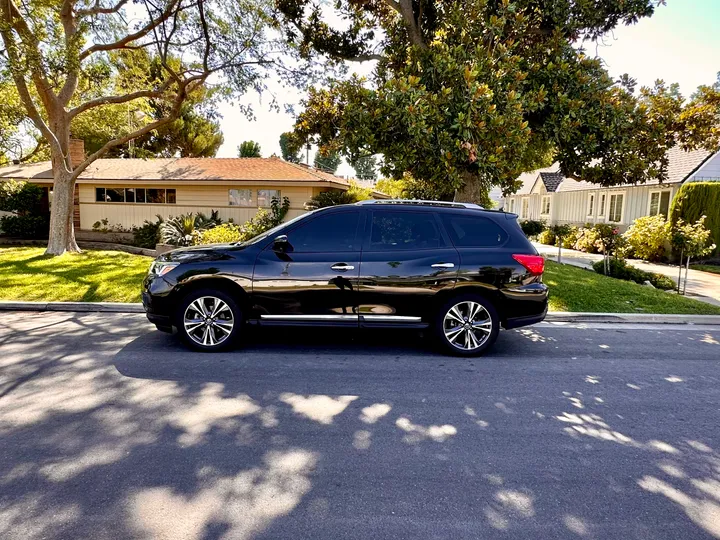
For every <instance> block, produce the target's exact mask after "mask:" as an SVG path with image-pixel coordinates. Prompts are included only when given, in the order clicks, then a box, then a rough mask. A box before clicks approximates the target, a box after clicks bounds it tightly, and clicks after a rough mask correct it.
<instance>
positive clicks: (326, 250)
mask: <svg viewBox="0 0 720 540" xmlns="http://www.w3.org/2000/svg"><path fill="white" fill-rule="evenodd" d="M362 225H363V223H361V212H360V210H359V209H358V208H344V209H331V210H328V211H323V212H319V213H318V215H317V216H315V217H314V218H312V219H310V220H302V221H300V222H299V223H298V224H297V226H295V227H291V228H290V229H288V230H283V231H281V233H280V234H281V235H282V236H286V237H287V241H286V242H282V243H280V245H278V243H277V242H271V243H270V244H269V245H268V246H267V247H266V248H265V249H264V250H263V251H261V252H260V254H259V255H258V257H257V260H256V262H255V269H254V272H253V288H252V297H253V303H254V307H255V309H256V310H258V311H259V313H260V322H261V323H262V324H326V325H343V326H348V325H350V326H353V325H355V326H357V323H358V317H357V298H356V292H357V279H358V274H359V271H360V240H359V238H361V236H360V234H359V229H360V227H361V226H362ZM283 244H284V245H283Z"/></svg>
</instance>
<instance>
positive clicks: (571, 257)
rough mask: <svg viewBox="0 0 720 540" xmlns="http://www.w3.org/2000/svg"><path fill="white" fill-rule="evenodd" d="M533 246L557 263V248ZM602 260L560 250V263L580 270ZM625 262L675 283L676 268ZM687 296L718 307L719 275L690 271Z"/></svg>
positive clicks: (593, 254)
mask: <svg viewBox="0 0 720 540" xmlns="http://www.w3.org/2000/svg"><path fill="white" fill-rule="evenodd" d="M533 246H535V248H536V249H537V250H538V253H540V255H542V256H544V257H545V258H546V259H550V260H552V261H557V254H558V248H557V247H555V246H548V245H545V244H538V243H537V242H533ZM602 258H603V256H602V255H599V254H595V253H584V252H582V251H575V250H574V249H564V248H563V250H562V262H563V263H564V264H570V265H573V266H579V267H580V268H589V269H591V270H592V264H593V263H594V262H596V261H601V260H602ZM627 262H628V264H630V265H632V266H634V267H636V268H639V269H640V270H644V271H646V272H656V273H658V274H663V275H666V276H668V277H670V278H672V280H673V281H675V282H676V283H677V279H678V267H677V266H670V265H667V264H654V263H648V262H645V261H641V260H638V259H628V260H627ZM684 277H685V270H684V269H683V278H684ZM687 296H688V297H690V298H694V299H695V300H701V301H702V302H707V303H708V304H714V305H716V306H720V275H717V274H711V273H709V272H700V271H699V270H690V273H689V274H688V282H687Z"/></svg>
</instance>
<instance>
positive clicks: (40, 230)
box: [0, 215, 50, 238]
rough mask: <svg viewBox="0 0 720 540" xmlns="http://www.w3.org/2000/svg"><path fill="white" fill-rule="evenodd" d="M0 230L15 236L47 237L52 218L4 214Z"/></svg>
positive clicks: (0, 221) (0, 219)
mask: <svg viewBox="0 0 720 540" xmlns="http://www.w3.org/2000/svg"><path fill="white" fill-rule="evenodd" d="M0 230H2V232H3V234H5V235H6V236H12V237H14V238H47V237H48V235H49V233H50V218H49V216H47V215H44V216H25V215H23V216H2V217H0Z"/></svg>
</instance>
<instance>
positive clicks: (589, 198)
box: [587, 193, 595, 216]
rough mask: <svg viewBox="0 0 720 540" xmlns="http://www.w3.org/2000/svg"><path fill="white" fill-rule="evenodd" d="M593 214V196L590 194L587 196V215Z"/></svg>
mask: <svg viewBox="0 0 720 540" xmlns="http://www.w3.org/2000/svg"><path fill="white" fill-rule="evenodd" d="M594 213H595V194H594V193H591V194H590V195H589V196H588V211H587V215H588V216H592V215H593V214H594Z"/></svg>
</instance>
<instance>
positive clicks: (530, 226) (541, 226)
mask: <svg viewBox="0 0 720 540" xmlns="http://www.w3.org/2000/svg"><path fill="white" fill-rule="evenodd" d="M520 228H521V229H522V231H523V232H524V233H525V236H527V237H528V238H529V237H531V236H537V235H539V234H540V233H541V232H543V231H544V230H545V229H546V228H547V226H546V225H545V222H544V221H542V220H540V221H536V220H532V219H526V220H524V221H521V222H520Z"/></svg>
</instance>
